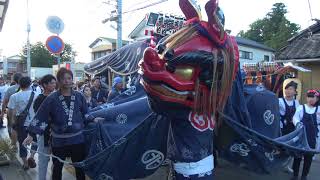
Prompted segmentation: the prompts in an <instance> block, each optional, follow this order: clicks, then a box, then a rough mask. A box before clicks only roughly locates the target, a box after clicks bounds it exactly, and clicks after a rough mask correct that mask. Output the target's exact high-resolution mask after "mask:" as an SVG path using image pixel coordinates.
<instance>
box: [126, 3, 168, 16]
mask: <svg viewBox="0 0 320 180" xmlns="http://www.w3.org/2000/svg"><path fill="white" fill-rule="evenodd" d="M166 1H168V0H160V1H157V2H154V3H151V4H149V5H145V6H142V7H139V8H136V9H132V10H129V11H125V12H123V13H122V14H126V13H129V12H135V11H138V10H142V9H146V8H148V7H151V6H154V5H157V4H161V3H164V2H166Z"/></svg>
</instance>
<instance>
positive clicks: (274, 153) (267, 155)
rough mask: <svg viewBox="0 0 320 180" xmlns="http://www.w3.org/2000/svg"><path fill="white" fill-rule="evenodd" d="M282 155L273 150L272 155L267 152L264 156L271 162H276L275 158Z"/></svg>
mask: <svg viewBox="0 0 320 180" xmlns="http://www.w3.org/2000/svg"><path fill="white" fill-rule="evenodd" d="M278 154H280V152H279V151H277V150H273V151H272V152H271V153H268V152H265V153H264V155H265V156H266V157H267V158H268V159H269V161H273V160H274V156H275V155H278Z"/></svg>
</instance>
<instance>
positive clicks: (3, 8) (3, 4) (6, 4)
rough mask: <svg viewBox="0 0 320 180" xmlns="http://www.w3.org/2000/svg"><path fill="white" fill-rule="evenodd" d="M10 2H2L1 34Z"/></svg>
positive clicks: (0, 11) (0, 4)
mask: <svg viewBox="0 0 320 180" xmlns="http://www.w3.org/2000/svg"><path fill="white" fill-rule="evenodd" d="M8 4H9V0H0V32H1V30H2V26H3V23H4V19H5V16H6V12H7V9H8Z"/></svg>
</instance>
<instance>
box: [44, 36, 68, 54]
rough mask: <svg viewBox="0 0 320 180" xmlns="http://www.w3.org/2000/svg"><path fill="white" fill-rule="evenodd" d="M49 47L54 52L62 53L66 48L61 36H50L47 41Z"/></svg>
mask: <svg viewBox="0 0 320 180" xmlns="http://www.w3.org/2000/svg"><path fill="white" fill-rule="evenodd" d="M46 47H47V49H48V50H49V51H50V52H51V53H53V54H60V53H61V52H62V51H63V50H64V42H63V41H62V39H61V38H60V37H59V36H50V37H48V39H47V41H46Z"/></svg>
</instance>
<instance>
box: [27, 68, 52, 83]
mask: <svg viewBox="0 0 320 180" xmlns="http://www.w3.org/2000/svg"><path fill="white" fill-rule="evenodd" d="M47 74H52V68H42V67H31V77H30V78H31V79H32V80H34V79H40V78H42V77H43V76H44V75H47Z"/></svg>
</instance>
